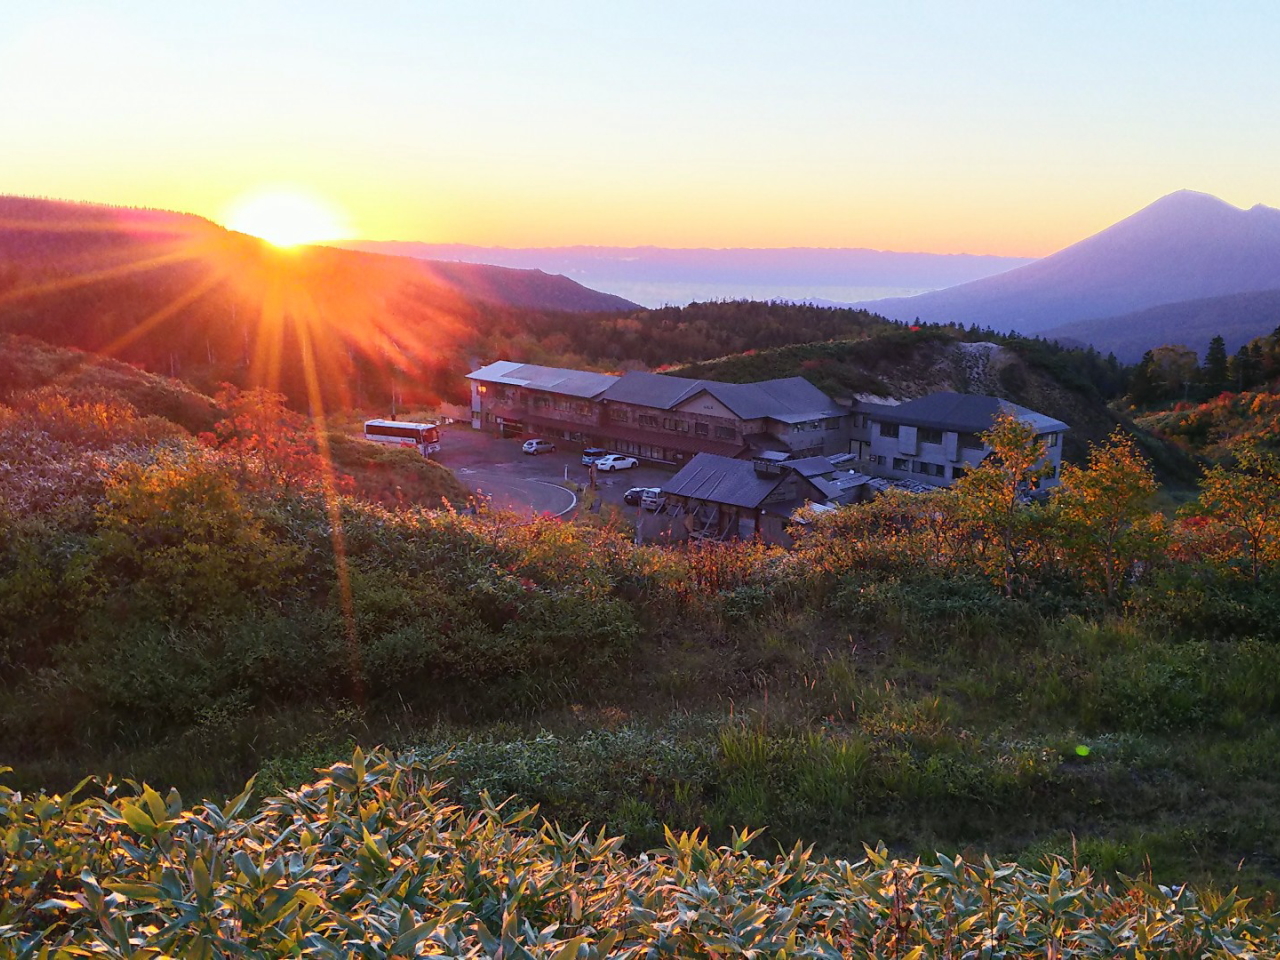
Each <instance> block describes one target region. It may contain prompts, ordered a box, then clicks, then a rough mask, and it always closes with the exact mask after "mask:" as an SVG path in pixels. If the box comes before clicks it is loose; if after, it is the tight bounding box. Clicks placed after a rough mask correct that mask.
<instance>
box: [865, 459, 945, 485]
mask: <svg viewBox="0 0 1280 960" xmlns="http://www.w3.org/2000/svg"><path fill="white" fill-rule="evenodd" d="M881 462H883V458H881ZM893 469H895V470H897V471H899V472H901V473H915V474H919V475H920V476H922V477H945V476H946V475H947V468H946V467H945V466H944V465H943V464H941V463H929V462H928V461H927V460H908V459H907V458H906V457H894V458H893ZM962 476H964V467H952V468H951V478H952V479H953V480H958V479H960V477H962Z"/></svg>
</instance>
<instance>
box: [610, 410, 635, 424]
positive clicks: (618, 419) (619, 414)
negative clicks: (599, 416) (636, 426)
mask: <svg viewBox="0 0 1280 960" xmlns="http://www.w3.org/2000/svg"><path fill="white" fill-rule="evenodd" d="M609 419H610V420H612V421H614V422H615V423H626V422H627V421H628V420H630V419H631V413H630V412H629V411H628V410H627V408H626V407H610V408H609Z"/></svg>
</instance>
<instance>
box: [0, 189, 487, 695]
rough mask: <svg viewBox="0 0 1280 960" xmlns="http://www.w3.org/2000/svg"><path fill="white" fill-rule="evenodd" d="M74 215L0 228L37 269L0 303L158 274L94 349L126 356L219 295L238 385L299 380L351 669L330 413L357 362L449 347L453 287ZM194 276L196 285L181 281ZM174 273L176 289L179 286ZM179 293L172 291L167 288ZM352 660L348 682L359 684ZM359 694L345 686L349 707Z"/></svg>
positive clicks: (460, 320) (212, 235) (373, 262)
mask: <svg viewBox="0 0 1280 960" xmlns="http://www.w3.org/2000/svg"><path fill="white" fill-rule="evenodd" d="M72 213H74V214H78V216H69V217H68V218H67V219H65V220H53V221H40V220H29V219H10V220H4V219H0V235H3V234H4V233H6V232H9V233H14V232H18V233H21V234H23V235H24V236H23V239H25V240H26V241H28V243H27V246H28V247H29V248H30V249H31V250H32V251H33V253H32V256H31V258H30V259H31V260H32V261H34V264H35V266H34V269H32V270H31V271H30V272H31V274H32V275H31V276H28V277H26V278H25V280H21V282H18V283H17V284H15V285H14V286H12V287H11V289H8V290H6V291H3V292H2V293H0V306H3V305H5V304H11V303H15V302H19V301H21V302H23V304H24V306H28V307H29V312H30V311H31V310H34V311H38V310H39V306H40V302H41V300H42V298H48V297H50V296H57V295H59V294H63V293H66V292H68V291H77V290H79V289H81V288H86V287H92V286H94V285H95V284H111V283H113V282H118V281H122V280H144V279H145V282H147V283H151V282H152V281H151V280H150V279H149V277H150V276H156V277H157V278H161V277H163V278H164V281H163V282H162V281H161V279H157V280H156V281H155V284H156V289H165V290H166V291H168V292H169V295H168V296H167V297H166V298H165V299H164V300H163V302H161V303H159V304H156V303H154V302H152V303H150V304H148V309H147V311H146V313H145V314H144V315H143V316H141V317H140V318H138V319H137V320H135V321H133V322H132V323H131V325H129V326H128V327H127V329H124V330H114V329H113V330H111V331H110V334H109V336H108V337H107V338H106V340H105V342H104V343H103V344H102V345H101V346H99V348H98V352H99V353H103V354H107V355H128V353H129V351H130V350H131V349H134V348H137V347H139V345H141V344H145V343H147V342H148V341H152V342H154V341H156V340H157V339H159V338H162V337H164V336H165V335H166V333H167V332H168V331H169V330H170V328H172V334H173V336H174V337H175V338H179V337H181V336H184V335H189V334H190V332H191V331H190V329H189V326H190V322H189V319H190V313H191V308H193V307H196V306H197V305H198V304H200V303H201V301H202V300H205V299H206V298H211V297H215V296H216V297H218V298H219V300H218V306H219V307H222V306H226V305H229V311H230V314H231V316H230V318H228V319H229V320H230V324H232V325H234V324H240V323H243V324H244V338H245V344H246V350H245V353H246V356H245V357H244V366H245V368H246V369H244V371H243V374H244V375H243V377H241V378H238V379H242V380H243V381H244V382H245V384H246V385H247V386H262V387H267V388H269V389H273V390H278V389H280V387H281V382H282V376H283V374H284V373H285V372H286V371H292V372H293V373H294V374H297V373H300V374H301V379H302V385H303V387H304V393H305V402H306V405H307V408H308V411H309V414H310V419H311V424H312V433H313V435H314V439H315V443H316V446H317V449H318V452H319V453H320V459H321V462H322V465H323V466H322V470H321V477H320V482H321V488H322V490H323V494H324V501H325V510H326V513H327V519H328V524H329V529H330V535H331V537H332V543H333V551H334V558H335V576H336V584H335V586H336V592H337V596H338V601H339V604H340V607H341V614H342V618H343V625H344V626H343V629H344V633H345V638H346V641H347V644H348V651H349V655H350V656H351V657H352V658H356V660H358V657H359V645H358V643H357V635H356V621H355V616H354V607H353V601H352V592H351V591H352V587H351V578H350V575H349V570H348V563H347V551H346V541H345V536H344V533H343V524H342V507H341V501H340V497H339V495H338V484H337V477H336V471H335V469H334V466H333V460H332V457H331V455H330V449H329V439H328V413H329V409H330V405H331V404H332V403H337V404H339V405H342V404H347V403H349V402H350V401H351V399H352V397H351V391H350V390H349V389H348V387H347V383H348V380H349V374H350V371H351V368H352V364H353V363H354V362H355V360H356V358H361V359H362V360H363V361H364V362H366V363H369V364H371V365H373V366H376V367H381V368H383V369H387V370H394V371H398V372H399V373H400V374H401V375H411V374H412V372H413V371H414V370H415V369H417V368H418V367H419V366H420V365H422V364H423V363H424V362H430V361H432V360H434V359H436V358H437V357H438V356H439V355H440V353H442V352H447V351H445V350H444V349H442V347H443V344H444V342H445V341H447V340H449V339H450V338H452V337H453V336H456V335H457V334H458V333H459V332H460V329H461V327H462V326H463V325H465V323H466V320H465V318H466V316H467V314H468V312H469V310H468V307H467V305H466V304H465V302H464V301H462V299H461V298H460V297H457V296H456V295H454V294H452V293H450V292H449V291H447V290H444V291H442V290H439V289H432V287H431V285H430V284H429V282H427V281H426V280H425V278H424V276H423V274H422V272H421V271H420V270H419V268H417V267H416V265H413V264H410V263H408V262H406V261H399V260H397V259H395V258H389V257H377V256H372V255H366V254H356V253H349V252H347V251H334V250H326V249H324V248H309V247H302V248H296V249H291V250H281V249H277V248H275V247H273V246H271V245H269V244H268V243H266V242H264V241H262V240H259V239H257V238H254V237H249V236H245V235H242V234H235V233H231V232H228V231H225V230H222V229H221V228H219V227H217V226H216V225H214V224H211V223H209V222H208V221H204V220H200V219H198V218H194V217H182V216H179V215H161V214H157V213H152V212H131V211H115V210H106V211H105V212H104V213H101V214H97V215H88V216H86V215H85V212H84V211H83V210H78V209H73V211H72ZM51 238H52V239H51ZM55 241H56V242H55ZM68 241H69V242H68ZM21 266H22V264H21V263H19V267H21ZM193 268H194V270H195V276H194V277H191V276H183V274H185V273H189V272H190V271H191V270H192V269H193ZM166 270H170V271H178V272H176V273H174V275H173V276H172V277H170V276H168V275H166V274H163V271H166ZM19 276H20V278H21V276H22V275H21V273H20V274H19ZM175 277H179V278H181V279H182V282H181V283H180V284H175V282H174V278H175ZM175 285H176V286H178V289H177V290H176V291H170V290H169V288H171V287H174V286H175ZM428 290H430V294H427V293H426V292H425V291H428ZM120 306H121V307H122V308H123V307H126V306H128V305H127V304H122V305H120ZM206 306H208V305H206ZM241 311H243V313H242V312H241ZM204 319H205V320H206V321H207V319H208V311H206V313H205V315H204ZM184 323H186V324H187V326H186V327H184V326H183V324H184ZM174 325H176V326H174ZM250 339H252V347H251V349H250V348H249V340H250ZM295 382H296V381H295ZM299 399H302V398H299ZM356 660H353V663H352V667H353V671H352V673H353V676H356V677H358V676H359V675H360V673H359V670H358V669H354V668H357V667H358V662H356ZM361 693H362V691H361V690H360V689H355V690H353V691H352V694H353V696H354V697H356V698H357V699H358V698H359V697H360V696H361Z"/></svg>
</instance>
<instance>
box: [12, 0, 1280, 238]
mask: <svg viewBox="0 0 1280 960" xmlns="http://www.w3.org/2000/svg"><path fill="white" fill-rule="evenodd" d="M1278 50H1280V7H1277V6H1276V5H1275V4H1274V3H1263V2H1258V3H1247V2H1229V3H1221V4H1209V3H1203V2H1199V3H1183V2H1176V0H1165V2H1149V3H1135V2H1130V3H1123V4H1116V3H1103V2H1071V3H1067V2H1060V3H1027V2H1026V0H1020V2H974V3H965V2H960V0H954V2H933V3H929V2H892V0H884V2H877V3H867V2H861V3H860V2H855V0H832V2H824V3H819V2H810V3H804V2H792V3H789V4H781V3H778V2H776V0H774V2H770V3H746V2H724V3H711V2H697V0H688V2H682V3H660V2H653V0H650V2H647V3H639V2H634V3H633V2H626V0H617V2H608V3H601V2H599V0H595V2H591V3H587V2H582V3H569V2H553V0H543V2H539V3H532V2H528V3H516V2H509V3H494V2H482V0H466V2H458V0H453V2H449V3H435V2H429V0H417V2H376V0H369V2H364V3H352V2H350V0H346V2H342V3H330V2H322V0H300V2H292V3H272V2H267V0H254V2H218V3H187V2H183V0H164V2H160V0H133V2H118V3H109V2H85V3H69V2H56V0H42V2H40V3H34V2H31V3H18V2H6V3H3V4H0V193H19V194H34V195H42V196H55V197H66V198H75V199H85V200H95V201H104V202H112V203H122V204H137V205H147V206H157V207H166V208H174V209H182V210H190V211H193V212H196V213H200V214H203V215H206V216H209V217H211V218H213V219H215V220H217V219H221V218H222V217H223V216H224V215H225V212H226V211H227V210H228V208H229V207H230V206H231V205H232V204H233V203H234V201H235V200H236V198H237V197H238V196H241V195H243V194H245V193H248V192H250V191H253V190H256V189H259V188H261V187H263V186H264V185H277V184H279V185H292V186H296V187H298V188H301V189H304V190H307V191H310V192H313V193H315V194H318V195H320V196H323V197H325V198H327V199H328V200H329V201H330V202H332V203H333V204H335V205H336V206H338V207H340V208H341V209H342V210H343V211H345V214H346V216H347V218H348V220H349V222H350V224H351V228H352V231H353V233H354V234H355V235H358V236H361V237H364V238H369V239H413V240H426V241H435V242H463V243H475V244H485V245H506V246H534V245H539V246H541V245H561V244H579V243H582V244H616V245H633V244H655V245H660V246H719V247H724V246H750V247H771V246H852V247H873V248H881V249H893V250H928V251H935V252H961V251H965V252H973V253H999V254H1013V255H1028V256H1035V255H1041V254H1045V253H1049V252H1052V251H1053V250H1055V249H1058V248H1060V247H1062V246H1064V245H1066V244H1068V243H1071V242H1074V241H1075V240H1078V239H1080V238H1082V237H1084V236H1086V235H1088V234H1090V233H1093V232H1096V231H1097V230H1099V229H1101V228H1102V227H1104V226H1106V225H1108V224H1110V223H1112V222H1114V221H1115V220H1117V219H1120V218H1121V217H1124V216H1127V215H1128V214H1130V213H1133V212H1134V211H1135V210H1137V209H1139V208H1140V207H1142V206H1145V205H1146V204H1147V203H1149V202H1150V201H1152V200H1154V199H1156V198H1157V197H1159V196H1162V195H1164V194H1166V193H1169V192H1172V191H1174V190H1177V189H1181V188H1184V187H1186V188H1191V189H1195V190H1203V191H1205V192H1208V193H1213V194H1216V195H1218V196H1220V197H1222V198H1223V199H1225V200H1228V201H1230V202H1232V203H1235V204H1238V205H1241V206H1251V205H1253V204H1254V203H1259V202H1261V203H1266V204H1268V205H1270V206H1280V163H1278V162H1277V158H1280V68H1278V67H1277V60H1276V52H1277V51H1278Z"/></svg>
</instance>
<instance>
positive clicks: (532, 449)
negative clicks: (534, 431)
mask: <svg viewBox="0 0 1280 960" xmlns="http://www.w3.org/2000/svg"><path fill="white" fill-rule="evenodd" d="M520 449H521V450H523V451H524V452H525V453H528V454H532V455H533V456H535V457H536V456H537V455H538V454H540V453H555V452H556V445H555V444H554V443H552V442H551V441H550V440H537V439H534V440H526V441H525V442H524V443H523V445H521V447H520Z"/></svg>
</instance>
